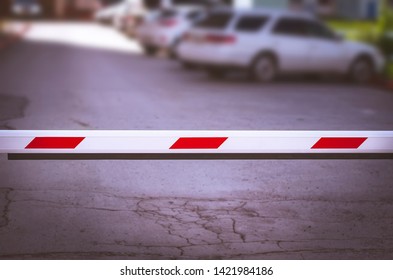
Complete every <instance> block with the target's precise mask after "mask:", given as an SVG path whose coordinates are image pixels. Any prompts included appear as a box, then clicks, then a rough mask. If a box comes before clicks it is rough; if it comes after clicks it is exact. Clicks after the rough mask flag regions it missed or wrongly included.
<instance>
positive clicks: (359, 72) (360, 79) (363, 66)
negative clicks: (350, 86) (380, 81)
mask: <svg viewBox="0 0 393 280" xmlns="http://www.w3.org/2000/svg"><path fill="white" fill-rule="evenodd" d="M374 76H375V69H374V65H373V63H372V61H371V59H369V58H368V57H359V58H357V59H356V60H355V61H354V62H353V63H352V64H351V67H350V70H349V78H350V79H351V81H352V82H354V83H357V84H365V83H369V82H371V80H372V79H373V78H374Z"/></svg>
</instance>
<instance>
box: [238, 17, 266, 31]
mask: <svg viewBox="0 0 393 280" xmlns="http://www.w3.org/2000/svg"><path fill="white" fill-rule="evenodd" d="M267 20H268V17H266V16H243V17H241V18H240V19H239V21H238V23H237V24H236V28H235V29H236V30H237V31H244V32H257V31H259V30H261V29H262V27H263V26H264V25H265V24H266V22H267Z"/></svg>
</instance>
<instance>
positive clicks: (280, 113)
mask: <svg viewBox="0 0 393 280" xmlns="http://www.w3.org/2000/svg"><path fill="white" fill-rule="evenodd" d="M59 34H61V35H59ZM89 36H90V37H89ZM86 38H100V40H90V41H89V40H87V39H86ZM25 39H26V40H25V41H22V42H20V43H18V44H16V45H14V46H13V47H12V48H10V49H7V50H5V51H0V127H1V129H147V130H149V129H179V130H181V129H210V130H217V129H233V130H236V129H250V130H252V129H260V130H268V129H304V130H313V129H320V130H368V129H373V130H391V129H392V127H393V114H392V108H393V94H391V93H389V92H386V91H383V90H380V89H375V88H369V87H360V86H353V85H348V84H343V83H340V82H335V83H331V82H323V81H322V82H320V81H314V80H312V81H302V80H300V81H298V80H294V81H292V80H285V81H281V82H277V83H274V84H270V85H257V84H252V83H249V82H247V81H246V80H245V79H244V78H243V77H237V76H236V77H233V79H228V80H227V81H212V80H209V79H208V78H207V77H206V76H205V75H204V74H203V73H199V72H186V71H184V70H183V69H182V68H181V67H180V66H179V65H178V64H177V63H176V62H174V61H170V60H166V59H163V58H146V57H144V56H142V55H141V54H140V49H139V48H138V45H137V44H136V43H135V42H134V41H132V40H127V39H126V38H124V37H123V36H122V35H120V34H119V33H117V32H116V31H114V30H112V29H109V28H107V27H102V26H96V25H94V24H87V23H56V24H49V23H34V24H33V25H32V27H31V30H30V31H29V33H28V34H27V35H26V38H25ZM392 163H393V162H392V161H391V160H380V161H378V160H364V161H360V160H359V161H356V160H353V161H346V160H341V161H337V160H332V161H328V160H319V161H307V160H301V161H285V160H284V161H279V160H278V161H274V160H272V161H8V160H7V159H6V155H0V258H1V259H391V258H393V238H392V237H391V232H393V214H392V213H393V164H392Z"/></svg>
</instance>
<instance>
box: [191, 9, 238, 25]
mask: <svg viewBox="0 0 393 280" xmlns="http://www.w3.org/2000/svg"><path fill="white" fill-rule="evenodd" d="M232 17H233V13H230V12H220V13H218V12H215V13H211V14H209V15H208V16H207V17H206V19H204V20H203V21H201V22H200V23H198V24H197V27H202V28H214V29H224V28H225V27H227V26H228V24H229V22H230V21H231V19H232Z"/></svg>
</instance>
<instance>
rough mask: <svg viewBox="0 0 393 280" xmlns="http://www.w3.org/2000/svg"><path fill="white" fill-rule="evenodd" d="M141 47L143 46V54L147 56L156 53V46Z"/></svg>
mask: <svg viewBox="0 0 393 280" xmlns="http://www.w3.org/2000/svg"><path fill="white" fill-rule="evenodd" d="M143 48H144V50H145V54H146V55H147V56H153V55H155V54H156V53H157V51H158V50H157V48H156V47H151V46H144V47H143Z"/></svg>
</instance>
